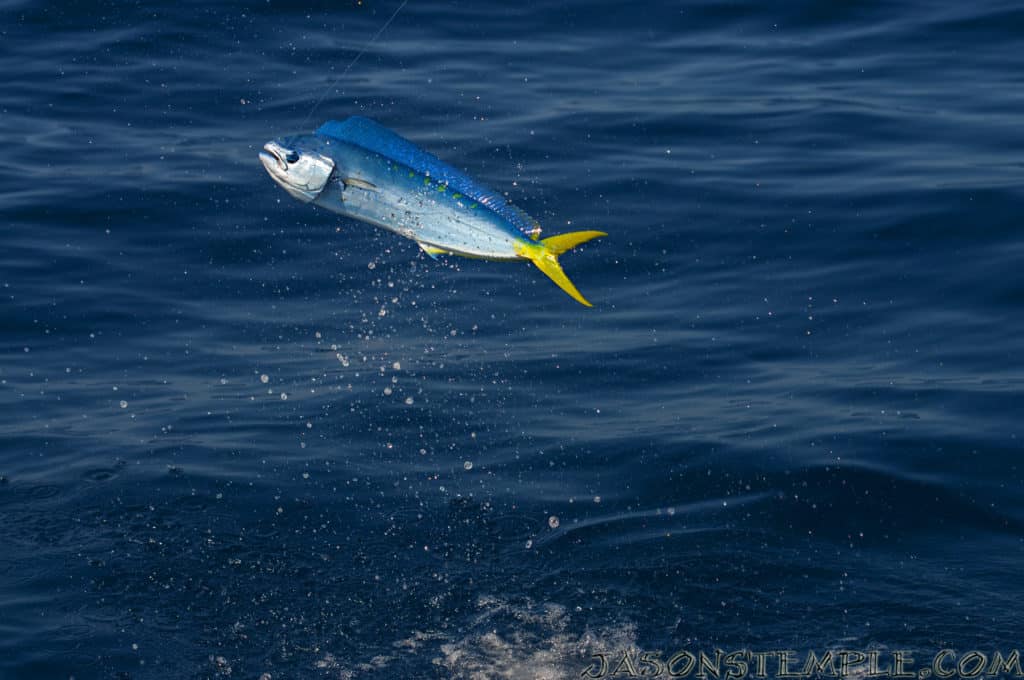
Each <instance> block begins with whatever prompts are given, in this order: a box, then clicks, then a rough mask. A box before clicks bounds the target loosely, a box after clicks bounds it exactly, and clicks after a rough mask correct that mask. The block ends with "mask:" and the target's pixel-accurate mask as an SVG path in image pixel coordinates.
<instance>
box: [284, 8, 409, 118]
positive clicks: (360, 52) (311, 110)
mask: <svg viewBox="0 0 1024 680" xmlns="http://www.w3.org/2000/svg"><path fill="white" fill-rule="evenodd" d="M408 2H409V0H402V4H401V5H399V6H398V9H396V10H395V11H394V12H393V13H392V14H391V16H390V17H389V18H388V20H387V21H385V22H384V25H383V26H381V27H380V30H378V31H377V33H376V34H374V36H373V37H372V38H370V41H369V42H368V43H366V44H365V45H363V49H361V50H359V54H357V55H356V56H355V58H354V59H352V61H350V62H349V63H348V66H346V67H345V70H344V71H342V72H341V73H340V74H338V76H337V77H335V78H334V80H332V81H331V83H330V84H329V85H328V86H327V87H326V88H325V89H324V91H323V94H321V95H320V98H319V99H317V100H316V103H315V104H313V108H311V109H310V110H309V113H307V114H306V117H305V118H303V119H302V125H301V126H300V127H304V126H305V125H306V121H308V120H309V117H310V116H312V115H313V112H314V111H316V110H317V108H318V107H319V106H320V105H321V104H322V103H323V101H324V99H326V98H327V93H328V92H330V91H331V90H333V89H334V86H335V85H337V84H338V81H339V80H341V79H342V78H344V77H345V74H346V73H348V72H349V70H351V68H352V67H353V66H355V65H356V62H357V61H359V58H360V57H361V56H363V54H365V53H366V50H368V49H370V47H372V46H373V43H375V42H377V38H379V37H380V36H381V34H382V33H384V31H386V30H387V28H388V26H390V25H391V22H392V21H394V20H395V17H397V16H398V13H399V12H401V11H402V8H404V7H405V6H406V4H408Z"/></svg>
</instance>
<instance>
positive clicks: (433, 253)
mask: <svg viewBox="0 0 1024 680" xmlns="http://www.w3.org/2000/svg"><path fill="white" fill-rule="evenodd" d="M416 245H418V246H419V247H420V248H422V249H423V252H425V253H426V254H427V255H430V257H432V258H433V259H435V260H436V259H437V256H438V255H445V254H447V253H448V251H447V250H444V249H443V248H438V247H436V246H431V245H427V244H426V243H422V242H420V241H416Z"/></svg>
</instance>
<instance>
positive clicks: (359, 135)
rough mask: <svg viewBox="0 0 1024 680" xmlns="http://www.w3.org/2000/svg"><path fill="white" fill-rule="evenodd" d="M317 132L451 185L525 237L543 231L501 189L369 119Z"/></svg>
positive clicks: (329, 125) (350, 120)
mask: <svg viewBox="0 0 1024 680" xmlns="http://www.w3.org/2000/svg"><path fill="white" fill-rule="evenodd" d="M316 133H317V134H318V135H325V136H327V137H333V138H335V139H337V140H340V141H342V142H348V143H349V144H354V145H355V146H359V147H362V148H364V149H366V150H368V151H373V152H374V153H379V154H380V155H381V156H384V157H385V158H390V159H391V160H393V161H397V162H398V163H401V164H403V165H405V166H408V167H409V168H411V169H413V170H415V171H416V172H419V173H421V174H424V175H429V176H430V178H431V179H433V180H435V181H437V182H441V183H442V184H446V185H448V188H449V190H450V191H452V192H453V193H461V194H463V195H464V196H465V197H466V198H467V199H468V200H470V201H473V202H476V203H479V204H480V205H483V206H486V207H487V208H489V209H491V210H493V211H494V212H496V213H497V214H499V215H501V216H502V217H504V218H505V219H506V220H508V221H509V222H510V223H511V224H512V225H514V226H515V227H516V228H517V229H518V230H519V231H521V232H522V233H523V234H524V235H525V236H529V237H531V238H536V237H537V235H538V234H539V233H540V225H539V224H538V223H537V221H536V220H535V219H533V218H532V217H530V216H529V215H527V214H526V213H525V212H524V211H522V210H520V209H519V208H517V207H515V206H514V205H512V204H511V203H509V202H508V201H506V200H505V197H504V196H502V195H501V194H499V193H498V192H497V191H495V190H493V189H491V188H489V187H486V186H484V185H483V184H480V183H478V182H476V181H474V180H473V179H472V178H471V177H470V176H469V175H467V174H465V173H464V172H460V171H459V170H456V169H455V168H453V167H452V166H450V165H448V164H447V163H445V162H444V161H442V160H441V159H440V158H438V157H437V156H435V155H433V154H432V153H428V152H426V151H424V150H423V149H421V148H419V147H418V146H416V145H415V144H413V143H412V142H410V141H409V140H408V139H405V138H404V137H401V136H400V135H398V134H396V133H394V132H392V131H391V130H389V129H387V128H386V127H384V126H383V125H380V124H379V123H376V122H374V121H372V120H370V119H369V118H363V117H362V116H352V117H350V118H346V119H345V120H343V121H337V120H329V121H327V122H326V123H324V124H323V125H321V126H320V128H319V129H317V131H316Z"/></svg>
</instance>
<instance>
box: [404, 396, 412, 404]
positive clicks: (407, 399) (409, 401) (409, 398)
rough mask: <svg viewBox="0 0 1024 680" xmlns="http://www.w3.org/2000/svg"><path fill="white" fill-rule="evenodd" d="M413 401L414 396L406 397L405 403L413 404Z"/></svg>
mask: <svg viewBox="0 0 1024 680" xmlns="http://www.w3.org/2000/svg"><path fill="white" fill-rule="evenodd" d="M412 402H413V398H412V397H406V398H405V405H406V406H412Z"/></svg>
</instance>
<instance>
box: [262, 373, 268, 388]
mask: <svg viewBox="0 0 1024 680" xmlns="http://www.w3.org/2000/svg"><path fill="white" fill-rule="evenodd" d="M260 382H261V383H263V384H264V385H266V384H267V383H268V382H270V376H269V375H267V374H266V373H264V374H263V375H261V376H260Z"/></svg>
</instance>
